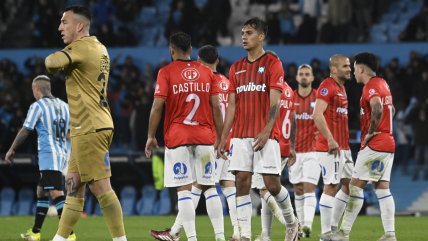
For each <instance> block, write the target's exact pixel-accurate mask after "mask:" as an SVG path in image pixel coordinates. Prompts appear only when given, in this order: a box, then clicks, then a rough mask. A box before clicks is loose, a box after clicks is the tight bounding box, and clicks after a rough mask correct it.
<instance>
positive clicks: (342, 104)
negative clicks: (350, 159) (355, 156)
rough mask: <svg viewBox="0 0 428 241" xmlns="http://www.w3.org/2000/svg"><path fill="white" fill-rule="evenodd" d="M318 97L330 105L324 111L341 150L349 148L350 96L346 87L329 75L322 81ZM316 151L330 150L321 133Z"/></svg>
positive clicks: (316, 143) (328, 125) (317, 140)
mask: <svg viewBox="0 0 428 241" xmlns="http://www.w3.org/2000/svg"><path fill="white" fill-rule="evenodd" d="M317 99H321V100H324V101H325V102H327V104H328V106H327V109H326V110H325V112H324V117H325V120H326V121H327V127H328V129H329V130H330V131H331V134H332V135H333V138H334V140H336V142H337V144H339V149H340V150H349V129H348V97H347V96H346V91H345V87H344V86H341V85H339V84H338V83H337V82H336V81H335V80H334V79H333V78H331V77H328V78H326V79H325V80H323V81H322V82H321V85H320V86H319V88H318V90H317ZM315 150H316V151H324V152H325V151H328V143H327V140H326V139H325V137H324V136H323V135H322V134H321V133H319V135H318V136H317V139H316V142H315Z"/></svg>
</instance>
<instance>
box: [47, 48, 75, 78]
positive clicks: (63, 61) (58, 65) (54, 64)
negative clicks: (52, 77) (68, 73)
mask: <svg viewBox="0 0 428 241" xmlns="http://www.w3.org/2000/svg"><path fill="white" fill-rule="evenodd" d="M71 63H72V60H71V57H70V55H69V54H68V53H67V52H65V51H63V50H61V51H57V52H55V53H53V54H50V55H49V56H48V57H46V59H45V66H46V69H47V70H48V72H49V73H53V72H57V71H60V70H63V69H64V68H66V67H67V66H68V65H70V64H71Z"/></svg>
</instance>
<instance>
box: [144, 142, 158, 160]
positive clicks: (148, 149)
mask: <svg viewBox="0 0 428 241" xmlns="http://www.w3.org/2000/svg"><path fill="white" fill-rule="evenodd" d="M153 147H155V148H159V145H158V141H157V140H156V138H155V137H149V138H147V142H146V150H145V152H146V157H147V158H150V156H151V155H152V148H153Z"/></svg>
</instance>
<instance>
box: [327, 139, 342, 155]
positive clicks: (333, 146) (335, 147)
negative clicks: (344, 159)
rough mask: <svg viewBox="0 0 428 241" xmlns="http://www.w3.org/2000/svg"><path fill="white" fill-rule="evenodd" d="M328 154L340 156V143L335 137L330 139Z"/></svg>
mask: <svg viewBox="0 0 428 241" xmlns="http://www.w3.org/2000/svg"><path fill="white" fill-rule="evenodd" d="M328 154H332V155H333V156H334V158H336V157H340V151H339V144H337V142H336V140H334V139H331V140H328Z"/></svg>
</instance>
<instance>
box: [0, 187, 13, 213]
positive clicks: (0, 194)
mask: <svg viewBox="0 0 428 241" xmlns="http://www.w3.org/2000/svg"><path fill="white" fill-rule="evenodd" d="M14 203H15V190H13V189H12V188H10V187H4V188H2V189H1V191H0V216H9V215H11V214H12V210H13V209H12V208H13V204H14Z"/></svg>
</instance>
